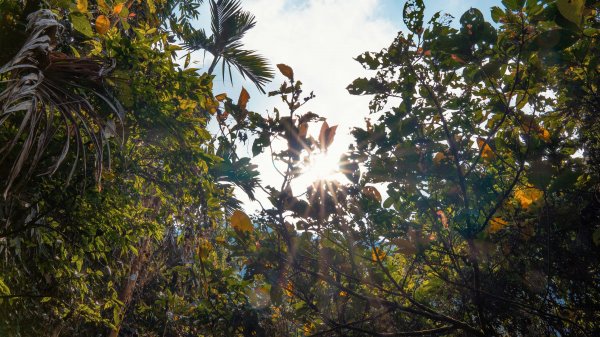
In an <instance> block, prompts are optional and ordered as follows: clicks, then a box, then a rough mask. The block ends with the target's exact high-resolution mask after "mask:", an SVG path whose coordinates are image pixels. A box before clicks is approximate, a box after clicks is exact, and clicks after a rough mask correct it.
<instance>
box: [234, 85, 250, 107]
mask: <svg viewBox="0 0 600 337" xmlns="http://www.w3.org/2000/svg"><path fill="white" fill-rule="evenodd" d="M248 100H250V94H249V93H248V91H247V90H246V89H245V88H244V87H242V91H240V97H239V98H238V103H237V105H238V106H239V107H240V108H242V110H243V109H246V104H248Z"/></svg>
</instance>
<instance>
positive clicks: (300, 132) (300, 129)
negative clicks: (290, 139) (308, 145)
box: [298, 122, 308, 138]
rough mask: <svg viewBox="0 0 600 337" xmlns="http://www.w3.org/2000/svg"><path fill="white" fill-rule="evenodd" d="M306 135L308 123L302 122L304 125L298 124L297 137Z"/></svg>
mask: <svg viewBox="0 0 600 337" xmlns="http://www.w3.org/2000/svg"><path fill="white" fill-rule="evenodd" d="M307 133H308V123H306V122H304V123H300V125H299V126H298V136H300V137H301V138H304V137H306V134H307Z"/></svg>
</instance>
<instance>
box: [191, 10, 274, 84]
mask: <svg viewBox="0 0 600 337" xmlns="http://www.w3.org/2000/svg"><path fill="white" fill-rule="evenodd" d="M210 10H211V31H212V35H211V36H210V37H207V36H206V33H205V32H204V30H197V31H194V32H193V33H191V34H190V35H189V36H188V37H187V39H186V42H185V45H186V48H187V49H189V50H200V49H204V50H205V51H207V52H209V53H211V54H212V55H213V61H212V63H211V65H210V67H209V68H208V73H209V74H212V73H213V71H214V70H215V68H216V66H217V64H218V63H219V61H222V76H223V77H225V68H226V67H227V69H228V71H229V78H230V80H232V78H231V67H232V66H233V67H235V68H236V69H237V70H238V71H239V72H240V74H241V75H242V77H244V78H246V77H247V78H248V79H249V80H250V81H252V83H254V84H255V85H256V87H257V88H258V90H260V91H261V92H262V93H264V92H265V91H264V89H263V87H264V85H265V84H266V83H268V82H269V81H270V80H271V79H272V78H273V76H274V74H273V71H272V70H271V68H270V67H269V64H268V62H267V60H266V59H265V58H264V57H263V56H261V55H259V54H257V53H256V51H254V50H247V49H244V45H243V44H242V42H241V39H242V38H243V37H244V35H245V34H246V32H247V31H248V30H250V29H251V28H252V27H254V26H255V25H256V21H255V18H254V15H252V14H250V13H249V12H246V11H243V10H242V9H241V5H240V1H239V0H217V1H215V0H211V1H210Z"/></svg>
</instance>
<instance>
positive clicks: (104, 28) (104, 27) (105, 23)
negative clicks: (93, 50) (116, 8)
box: [96, 15, 110, 35]
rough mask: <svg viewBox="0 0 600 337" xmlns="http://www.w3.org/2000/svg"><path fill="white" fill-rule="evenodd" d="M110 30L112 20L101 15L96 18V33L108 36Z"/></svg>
mask: <svg viewBox="0 0 600 337" xmlns="http://www.w3.org/2000/svg"><path fill="white" fill-rule="evenodd" d="M109 29H110V20H109V19H108V18H107V17H106V16H105V15H99V16H98V17H97V18H96V31H97V32H98V34H100V35H104V34H106V32H108V30H109Z"/></svg>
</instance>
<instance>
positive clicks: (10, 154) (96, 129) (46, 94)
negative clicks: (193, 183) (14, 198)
mask: <svg viewBox="0 0 600 337" xmlns="http://www.w3.org/2000/svg"><path fill="white" fill-rule="evenodd" d="M27 20H28V24H27V32H28V36H27V38H26V40H25V43H24V45H23V47H22V48H21V49H20V50H19V51H18V52H17V54H16V55H14V57H12V59H11V60H10V61H9V62H8V63H6V64H4V65H3V66H2V67H1V68H0V90H2V88H3V90H2V91H1V92H0V128H5V130H10V131H9V132H11V131H12V136H11V137H12V139H10V140H9V141H8V142H6V143H5V144H0V168H1V167H10V168H9V169H8V170H7V173H6V174H5V175H6V176H4V177H2V180H3V183H2V184H3V185H4V186H3V188H4V197H5V198H6V197H7V196H8V195H9V194H10V193H11V190H13V189H14V188H15V187H16V184H15V182H17V181H19V182H20V183H24V182H26V181H27V179H28V178H29V177H31V175H32V174H34V173H37V172H38V169H41V173H42V174H52V173H54V172H55V171H56V170H57V169H58V168H59V166H60V165H61V164H62V163H63V162H64V160H65V159H66V158H67V155H68V154H69V153H70V149H71V147H72V146H73V143H74V144H75V159H74V162H73V165H72V168H71V170H70V174H69V176H68V179H67V181H68V180H69V179H70V178H71V176H72V175H73V173H74V172H75V167H76V164H77V162H78V161H79V160H80V157H81V158H82V161H83V165H84V166H85V165H86V156H87V155H86V147H87V146H89V147H90V148H91V149H92V151H93V152H94V165H95V177H96V179H97V181H98V183H99V182H100V177H101V172H102V166H103V162H104V149H105V147H106V144H107V142H106V138H107V137H108V136H112V135H114V125H115V123H114V122H109V116H110V115H111V114H112V115H115V116H116V117H117V118H118V119H121V118H122V117H123V109H122V108H121V106H120V105H119V104H118V102H117V101H115V100H114V99H112V98H111V97H110V95H109V94H108V92H107V91H106V90H105V89H104V87H103V84H102V82H103V81H102V80H103V78H104V77H105V76H106V74H107V73H108V72H109V71H110V69H111V65H109V64H107V63H106V62H103V61H102V60H99V59H90V58H75V57H71V56H68V55H65V54H63V53H60V52H57V51H56V47H57V38H58V36H60V33H61V31H62V30H63V26H62V25H61V24H60V23H59V22H58V21H57V18H56V16H55V15H54V14H53V13H52V12H51V11H49V10H39V11H36V12H34V13H32V14H30V15H29V16H28V17H27ZM100 105H105V106H106V108H107V109H98V107H99V106H100ZM59 134H60V135H63V136H64V143H63V144H62V150H61V151H60V152H59V153H58V154H48V153H46V152H47V150H48V147H49V145H50V144H51V143H52V141H55V140H56V139H57V138H58V135H59ZM49 157H52V160H51V163H50V165H49V166H48V167H45V168H38V164H39V163H40V162H41V161H42V159H46V158H49ZM7 160H12V161H13V162H12V163H10V162H7ZM3 172H4V171H3ZM3 174H4V173H3Z"/></svg>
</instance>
